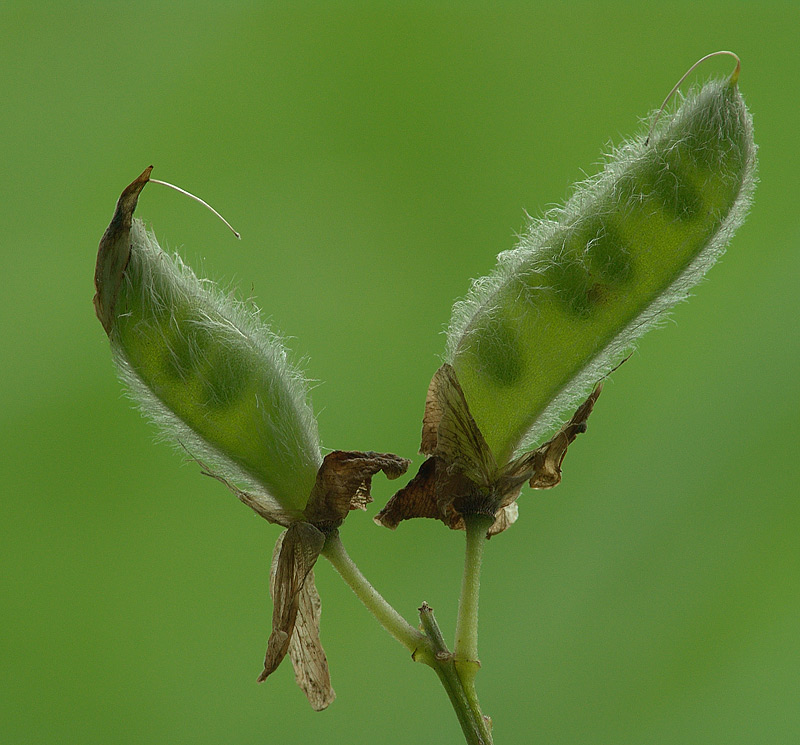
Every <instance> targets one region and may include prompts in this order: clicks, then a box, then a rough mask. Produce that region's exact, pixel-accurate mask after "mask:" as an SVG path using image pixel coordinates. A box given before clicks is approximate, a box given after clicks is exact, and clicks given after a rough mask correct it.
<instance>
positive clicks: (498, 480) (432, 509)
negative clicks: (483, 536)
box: [375, 364, 602, 537]
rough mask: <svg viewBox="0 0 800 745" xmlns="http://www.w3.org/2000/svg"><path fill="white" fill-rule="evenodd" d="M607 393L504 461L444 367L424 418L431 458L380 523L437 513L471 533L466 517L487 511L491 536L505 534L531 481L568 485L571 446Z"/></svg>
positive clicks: (438, 373) (451, 373)
mask: <svg viewBox="0 0 800 745" xmlns="http://www.w3.org/2000/svg"><path fill="white" fill-rule="evenodd" d="M601 390H602V385H597V386H596V387H595V389H594V390H593V391H592V393H591V394H590V395H589V397H588V398H587V399H586V401H584V402H583V403H582V404H581V405H580V406H579V407H578V409H577V411H576V412H575V414H574V415H573V416H572V418H571V419H570V420H569V421H568V422H567V423H566V424H564V425H563V426H562V427H561V428H560V429H559V430H558V432H557V433H556V434H555V435H554V436H553V437H552V438H551V439H550V440H548V441H547V442H546V443H544V444H543V445H541V446H540V447H538V448H536V449H535V450H533V451H531V452H529V453H525V454H523V455H520V456H519V457H517V458H514V459H513V460H511V461H510V462H508V463H506V464H504V465H502V466H501V465H499V464H498V463H497V461H496V460H495V457H494V455H493V454H492V452H491V450H489V447H488V445H487V444H486V441H485V440H484V438H483V435H482V434H481V432H480V430H479V429H478V426H477V425H476V424H475V420H474V419H473V418H472V414H470V411H469V405H468V404H467V401H466V398H465V397H464V392H463V390H462V389H461V386H460V385H459V383H458V379H457V377H456V373H455V370H453V368H452V367H451V366H450V365H446V364H445V365H442V367H440V368H439V369H438V370H437V371H436V374H435V375H434V376H433V380H431V384H430V387H429V388H428V396H427V398H426V401H425V415H424V418H423V422H422V445H421V447H420V452H421V453H423V454H425V455H427V456H429V457H428V459H427V460H426V461H425V462H424V463H423V464H422V466H421V467H420V469H419V471H418V473H417V475H416V476H415V477H414V478H413V479H412V480H411V482H410V483H409V484H408V485H407V486H406V487H405V488H403V489H401V490H400V491H399V492H397V494H395V495H394V496H393V497H392V498H391V499H390V500H389V502H388V503H387V504H386V506H385V507H384V508H383V510H381V511H380V512H379V513H378V515H377V516H376V517H375V521H376V522H377V523H378V524H379V525H383V526H385V527H387V528H392V529H394V528H396V527H397V526H398V525H399V524H400V522H401V521H402V520H408V519H410V518H413V517H429V518H435V519H438V520H441V521H442V522H444V523H445V525H447V526H448V527H450V528H452V529H453V530H463V529H464V527H465V524H464V517H465V516H467V515H486V516H488V517H491V518H492V519H493V520H494V522H493V523H492V525H491V527H490V528H489V530H488V536H489V537H491V536H493V535H497V534H498V533H501V532H502V531H504V530H506V528H508V527H509V526H510V525H512V524H513V523H514V521H515V520H516V519H517V504H516V502H517V498H518V497H519V495H520V491H521V489H522V486H523V484H524V483H525V482H526V481H527V482H528V484H529V486H531V487H532V488H534V489H551V488H552V487H554V486H557V485H558V484H559V483H560V481H561V463H562V462H563V460H564V456H565V455H566V452H567V448H568V447H569V445H570V444H571V443H572V442H573V441H574V440H575V438H576V437H577V436H578V435H579V434H581V433H583V432H585V431H586V420H587V419H588V418H589V415H590V414H591V413H592V409H593V408H594V405H595V402H596V401H597V398H598V396H599V395H600V391H601Z"/></svg>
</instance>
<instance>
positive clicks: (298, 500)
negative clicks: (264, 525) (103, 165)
mask: <svg viewBox="0 0 800 745" xmlns="http://www.w3.org/2000/svg"><path fill="white" fill-rule="evenodd" d="M149 174H150V169H147V170H146V171H145V172H144V173H143V174H142V176H140V177H139V179H137V181H135V182H134V183H133V184H131V186H130V187H128V189H126V191H125V192H124V193H123V195H122V197H120V200H119V203H118V204H117V211H116V212H115V215H114V218H113V219H112V222H111V224H110V225H109V228H108V230H107V231H106V234H105V235H104V236H103V240H102V241H101V244H100V251H99V253H98V264H97V273H96V277H95V282H96V285H97V296H96V297H95V306H96V309H97V314H98V317H99V318H100V320H101V322H102V323H103V326H104V327H105V329H106V332H107V333H108V335H109V339H110V341H111V346H112V349H113V353H114V359H115V361H116V363H117V366H118V368H119V371H120V374H121V376H122V378H123V379H124V380H125V382H126V383H127V384H128V387H129V390H130V391H131V393H132V395H133V397H134V398H135V399H136V400H137V402H138V403H139V404H140V405H141V407H142V408H143V409H144V410H145V412H146V413H147V414H148V415H149V416H150V417H151V418H152V419H154V420H155V421H156V422H157V423H158V424H159V425H160V426H161V427H162V428H163V429H164V430H165V431H166V432H167V433H168V434H169V435H172V436H174V437H175V439H177V440H178V441H179V442H180V443H181V444H183V445H184V446H185V447H187V448H188V449H189V450H190V452H191V453H192V454H193V455H198V456H201V457H203V458H205V459H207V460H208V461H209V462H211V463H213V465H214V468H215V470H217V469H218V472H219V474H221V475H222V477H223V478H225V477H227V478H231V479H233V480H235V481H239V482H244V483H245V484H247V485H248V486H250V487H252V488H253V489H254V491H255V492H257V496H252V495H250V497H251V498H252V499H256V500H261V501H263V502H264V504H262V505H261V507H262V508H264V509H262V510H261V511H262V514H270V509H272V510H273V511H274V514H275V515H278V514H280V513H287V512H288V513H290V514H291V513H298V514H299V513H300V512H301V511H302V510H303V509H304V508H305V506H306V503H307V501H308V499H309V495H310V494H311V491H312V489H313V487H314V484H315V480H316V477H317V471H318V469H319V466H320V464H321V463H322V456H321V453H320V444H319V439H318V434H317V424H316V419H315V418H314V415H313V412H312V410H311V407H310V406H309V403H308V400H307V399H308V393H307V388H306V384H305V381H304V379H303V377H302V375H301V374H300V373H299V371H298V370H297V369H295V368H294V367H293V366H292V365H291V364H290V363H289V362H288V360H287V355H286V350H285V349H284V347H283V345H282V344H281V342H280V340H279V339H278V338H277V337H276V336H275V334H274V333H273V332H272V331H270V330H269V329H268V328H267V327H266V326H264V324H263V323H262V322H261V320H260V319H259V314H258V311H257V309H256V308H254V307H253V306H251V305H250V304H247V303H244V302H240V301H237V300H235V299H233V298H232V297H230V296H229V295H227V294H225V293H223V292H222V291H221V290H220V289H219V288H218V287H216V286H215V285H214V284H213V283H211V282H210V281H208V280H203V279H199V278H198V277H197V276H195V274H194V272H193V271H192V270H191V269H190V268H189V267H188V266H186V265H185V264H184V263H183V261H181V259H180V258H179V257H178V256H177V255H175V256H169V255H167V254H166V253H165V252H164V251H163V250H162V249H161V248H160V246H159V245H158V242H157V241H156V238H155V236H154V235H153V234H152V233H150V232H148V231H147V229H146V228H145V226H144V224H143V223H142V222H141V221H140V220H138V219H133V218H132V214H133V209H134V208H135V206H136V200H137V198H138V195H139V192H141V190H142V188H143V187H144V185H145V184H146V183H147V181H148V179H149ZM215 475H217V474H215ZM251 506H252V505H251Z"/></svg>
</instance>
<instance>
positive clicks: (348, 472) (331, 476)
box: [305, 450, 411, 525]
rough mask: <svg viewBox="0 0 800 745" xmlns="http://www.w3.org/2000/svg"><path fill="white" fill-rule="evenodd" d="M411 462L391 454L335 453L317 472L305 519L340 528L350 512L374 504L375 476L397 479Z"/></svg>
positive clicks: (338, 451) (336, 451) (346, 451)
mask: <svg viewBox="0 0 800 745" xmlns="http://www.w3.org/2000/svg"><path fill="white" fill-rule="evenodd" d="M410 463H411V461H409V460H408V459H406V458H401V457H400V456H398V455H392V454H391V453H374V452H365V453H362V452H358V451H352V450H334V451H333V452H332V453H328V455H326V456H325V459H324V460H323V461H322V465H321V466H320V468H319V471H317V480H316V482H315V484H314V488H313V489H312V490H311V497H310V498H309V500H308V504H307V505H306V509H305V515H306V519H307V520H308V521H309V522H311V523H313V524H315V525H322V524H331V525H338V524H340V523H341V521H342V520H344V518H345V517H347V513H348V512H349V511H350V510H355V509H362V510H363V509H366V507H367V505H368V504H369V503H370V502H371V501H372V496H371V495H370V488H371V486H372V477H373V476H374V475H375V474H376V473H378V472H379V471H383V472H384V473H385V474H386V478H388V479H396V478H397V477H398V476H400V475H402V474H404V473H405V472H406V470H407V469H408V466H409V464H410Z"/></svg>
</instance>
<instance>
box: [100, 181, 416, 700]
mask: <svg viewBox="0 0 800 745" xmlns="http://www.w3.org/2000/svg"><path fill="white" fill-rule="evenodd" d="M151 170H152V169H151V168H148V169H147V170H145V171H144V173H142V175H141V176H140V177H139V178H138V179H136V181H134V182H133V183H132V184H131V185H130V186H128V188H127V189H125V191H124V192H123V193H122V196H121V197H120V199H119V201H118V203H117V208H116V210H115V212H114V216H113V218H112V220H111V224H110V225H109V227H108V229H107V230H106V232H105V234H104V236H103V238H102V240H101V241H100V247H99V250H98V256H97V267H96V271H95V284H96V288H97V293H96V295H95V299H94V303H95V309H96V312H97V316H98V318H99V319H100V321H101V322H102V324H103V328H104V329H105V330H106V333H107V334H108V336H109V339H110V340H111V346H112V350H113V352H114V359H115V361H116V363H117V366H118V368H119V370H120V374H121V376H122V377H123V379H124V380H125V382H126V383H127V384H128V387H129V390H130V392H131V395H132V396H133V398H134V399H136V400H137V402H138V403H139V405H140V406H141V407H142V409H143V410H144V411H145V412H146V413H147V414H148V415H149V416H150V417H151V418H152V419H154V420H155V421H156V422H157V423H158V424H159V425H160V426H161V427H162V429H163V430H164V431H166V433H167V434H169V435H172V436H173V437H174V438H175V440H176V441H177V442H178V443H180V444H181V445H182V446H183V447H184V448H185V449H186V450H187V451H189V452H190V454H191V455H192V457H193V458H194V459H195V460H197V461H198V463H200V465H201V466H202V469H203V473H205V474H206V475H209V476H213V477H214V478H216V479H217V480H219V481H221V482H222V483H224V484H225V485H226V486H228V487H229V488H230V489H231V491H233V492H234V493H235V494H236V496H237V497H238V498H239V499H240V500H241V501H242V502H243V503H245V504H246V505H248V506H249V507H251V508H252V509H253V510H255V512H257V513H258V514H259V515H261V516H262V517H264V518H265V519H267V520H269V521H270V522H274V523H278V524H280V525H283V526H284V527H285V528H287V530H286V531H285V532H284V533H283V535H282V536H281V537H280V538H279V539H278V543H277V544H276V548H275V553H274V558H273V564H272V573H271V580H270V591H271V594H272V596H273V601H274V613H273V618H272V633H271V634H270V638H269V642H268V644H267V654H266V658H265V661H264V670H263V672H262V673H261V675H260V676H259V680H264V679H265V678H266V677H267V676H268V675H269V674H270V673H272V672H273V671H274V670H275V669H276V668H277V666H278V665H279V664H280V663H281V661H282V660H283V659H284V657H285V656H286V654H287V653H288V654H289V656H290V658H291V660H292V663H293V665H294V668H295V676H296V678H297V682H298V684H299V685H300V687H301V688H302V689H303V691H304V692H305V693H306V695H307V697H308V700H309V702H310V703H311V705H312V706H313V707H314V708H315V709H324V708H325V707H326V706H327V705H328V704H329V703H330V702H331V701H332V700H333V698H334V693H333V689H332V688H331V684H330V675H329V672H328V663H327V660H326V658H325V652H324V651H323V649H322V645H321V643H320V639H319V617H320V610H321V605H320V599H319V595H318V594H317V590H316V588H315V586H314V573H313V567H314V564H315V563H316V561H317V558H318V557H319V555H320V552H321V551H322V548H323V545H324V543H325V537H326V535H327V534H328V533H330V532H331V531H335V530H336V529H337V528H338V527H339V526H340V525H341V523H342V522H343V521H344V519H345V517H346V516H347V514H348V513H349V512H350V510H354V509H365V507H366V505H367V504H368V503H369V502H371V501H372V497H371V496H370V485H371V480H372V477H373V476H374V475H375V474H376V473H378V472H379V471H383V472H384V473H385V474H386V475H387V477H389V478H397V477H398V476H399V475H401V474H402V473H404V472H405V470H406V469H407V468H408V464H409V461H407V460H406V459H404V458H400V457H398V456H396V455H391V454H388V453H374V452H366V453H362V452H356V451H339V450H336V451H334V452H332V453H329V454H328V455H327V456H326V457H325V458H324V459H323V458H322V456H321V452H320V444H319V438H318V435H317V425H316V419H315V418H314V415H313V412H312V410H311V407H310V405H309V403H308V400H307V391H306V387H305V383H304V381H303V378H302V376H301V374H300V373H299V371H297V370H296V369H295V368H293V367H292V366H291V365H290V364H289V363H288V362H287V359H286V351H285V349H284V348H283V346H282V345H281V343H280V341H279V339H278V338H277V337H276V336H275V334H274V333H272V332H271V331H270V330H269V329H268V328H266V327H265V326H264V325H263V323H261V321H260V319H259V317H258V312H257V311H256V310H255V309H253V308H251V307H247V306H245V305H244V304H243V303H238V302H236V301H234V300H233V299H232V298H231V297H230V296H229V295H227V294H224V293H222V292H220V291H219V290H218V289H217V288H216V287H215V286H214V285H213V283H210V282H208V281H202V280H200V279H198V278H197V277H196V276H195V275H194V273H193V272H192V271H191V269H189V268H188V267H187V266H186V265H185V264H184V263H183V262H182V261H181V260H180V259H179V258H178V257H177V256H175V257H170V256H167V255H166V254H165V253H164V252H163V251H162V250H161V248H160V247H159V245H158V243H157V241H156V239H155V237H154V236H153V235H152V234H150V233H148V232H147V231H146V230H145V228H144V226H143V224H142V223H141V221H139V220H135V219H133V212H134V210H135V209H136V204H137V201H138V197H139V194H140V193H141V191H142V189H143V188H144V186H145V184H146V183H147V182H148V180H149V176H150V171H151ZM201 458H202V459H206V460H208V461H209V463H210V464H211V465H206V463H205V462H204V460H202V459H201ZM236 482H239V483H243V484H244V485H246V487H245V488H241V487H239V486H238V485H237V483H236Z"/></svg>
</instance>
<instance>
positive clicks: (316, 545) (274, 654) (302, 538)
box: [258, 522, 325, 683]
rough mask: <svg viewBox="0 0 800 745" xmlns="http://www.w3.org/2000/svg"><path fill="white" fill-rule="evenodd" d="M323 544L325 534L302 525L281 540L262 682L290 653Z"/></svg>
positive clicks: (273, 577) (274, 563)
mask: <svg viewBox="0 0 800 745" xmlns="http://www.w3.org/2000/svg"><path fill="white" fill-rule="evenodd" d="M324 545H325V535H324V534H323V533H322V531H320V530H318V529H317V528H315V527H314V526H313V525H309V524H308V523H303V522H298V523H294V524H292V525H291V526H290V527H289V528H288V529H287V530H286V531H285V532H284V533H283V535H282V536H281V537H280V538H279V539H278V544H276V546H275V553H274V554H273V560H272V571H271V572H270V594H271V595H272V602H273V611H272V633H271V634H270V636H269V641H268V642H267V654H266V657H265V658H264V671H263V672H262V673H261V675H259V676H258V682H259V683H261V682H262V681H264V680H266V679H267V677H268V676H269V675H271V674H272V673H273V672H274V671H275V670H276V669H277V667H278V665H280V664H281V662H282V661H283V658H284V657H285V656H286V653H287V652H288V651H289V644H290V642H291V638H292V634H293V633H294V629H295V623H296V621H297V613H298V609H299V607H300V595H301V592H302V591H303V586H304V585H305V584H306V581H307V579H308V576H309V574H310V572H311V570H312V569H313V568H314V564H315V563H316V561H317V558H318V557H319V555H320V552H321V551H322V547H323V546H324Z"/></svg>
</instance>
